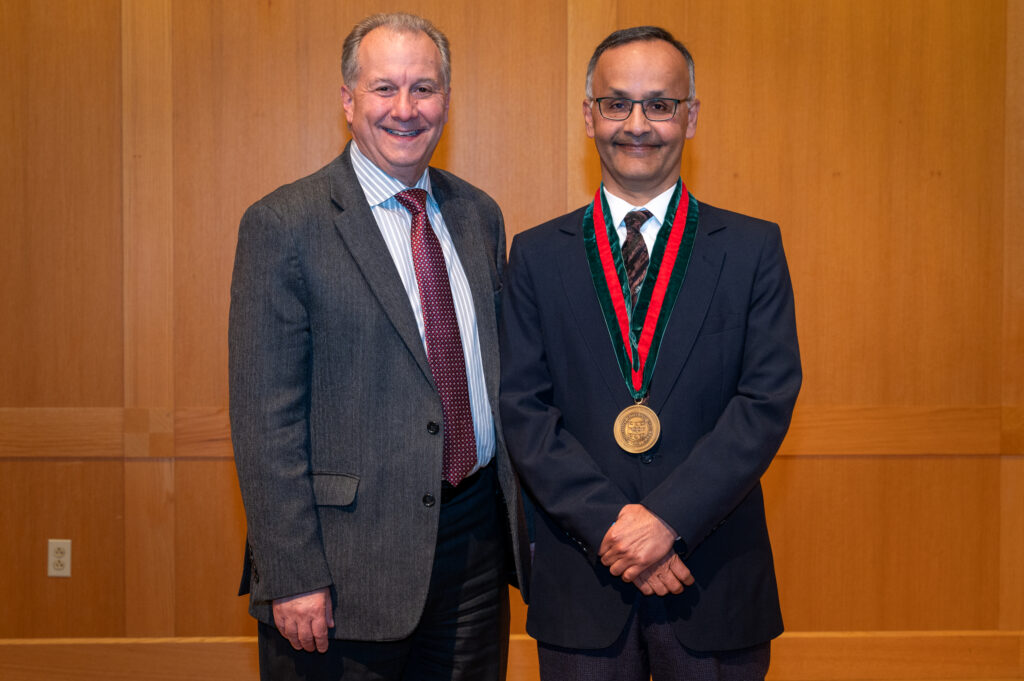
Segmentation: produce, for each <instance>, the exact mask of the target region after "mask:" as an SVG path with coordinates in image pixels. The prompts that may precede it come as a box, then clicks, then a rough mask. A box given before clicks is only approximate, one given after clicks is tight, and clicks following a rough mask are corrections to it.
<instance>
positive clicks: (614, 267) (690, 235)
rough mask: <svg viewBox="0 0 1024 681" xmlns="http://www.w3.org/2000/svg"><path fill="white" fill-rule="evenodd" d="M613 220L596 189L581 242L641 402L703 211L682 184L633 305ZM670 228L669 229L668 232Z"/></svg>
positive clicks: (633, 390) (619, 352)
mask: <svg viewBox="0 0 1024 681" xmlns="http://www.w3.org/2000/svg"><path fill="white" fill-rule="evenodd" d="M680 206H683V207H684V210H683V211H680V210H679V207H680ZM610 215H611V211H610V210H609V209H608V203H607V201H605V198H604V192H603V191H601V189H598V190H597V194H596V195H595V196H594V202H593V203H592V204H591V205H590V206H589V207H588V208H587V211H586V213H585V214H584V216H583V243H584V246H585V247H586V251H587V262H588V263H589V264H590V276H591V278H592V279H593V282H594V289H595V291H596V292H597V298H598V301H599V302H600V304H601V311H602V313H603V314H604V320H605V324H606V325H607V327H608V335H609V336H611V341H612V346H613V347H614V348H615V357H616V359H617V360H618V363H619V371H621V372H622V377H623V379H625V381H626V386H627V387H628V388H629V390H630V394H632V396H633V399H635V400H637V401H638V402H639V401H640V400H642V399H644V398H645V397H646V396H647V392H648V390H649V388H650V384H651V377H652V376H653V374H654V366H655V364H656V363H657V360H658V350H659V349H660V347H661V339H662V336H664V335H665V327H666V326H667V325H668V320H669V317H670V316H671V315H672V308H673V307H675V302H676V298H677V297H678V295H679V289H680V288H682V285H683V279H684V278H685V276H686V270H687V268H688V267H689V263H690V255H691V254H692V253H693V242H694V240H695V239H696V237H697V222H698V219H699V208H698V206H697V199H695V198H693V196H692V195H691V194H690V193H689V192H688V191H687V190H686V185H684V184H683V181H682V180H679V181H678V182H677V183H676V190H675V192H674V193H673V194H672V200H671V201H670V202H669V206H668V212H667V213H666V214H665V221H664V222H663V223H662V228H661V229H660V230H659V231H658V238H657V239H656V240H655V242H654V248H652V249H651V258H650V263H649V264H648V266H647V275H646V276H645V277H644V281H643V285H642V286H641V287H640V295H639V296H638V297H637V300H636V305H635V306H631V305H630V303H629V300H630V294H629V278H628V277H627V276H626V266H625V263H624V262H623V259H622V248H621V247H620V245H619V237H618V234H617V233H616V230H615V225H613V224H611V222H610V218H609V217H608V216H610ZM596 224H602V225H603V226H604V229H596V228H595V225H596ZM666 225H671V228H670V229H665V226H666ZM631 307H632V309H631ZM627 340H628V341H629V342H626V341H627Z"/></svg>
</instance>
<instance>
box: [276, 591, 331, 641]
mask: <svg viewBox="0 0 1024 681" xmlns="http://www.w3.org/2000/svg"><path fill="white" fill-rule="evenodd" d="M273 609H274V624H276V625H277V630H278V631H279V632H281V635H282V636H284V637H285V638H286V639H288V642H289V643H291V644H292V648H295V650H305V651H306V652H308V653H311V652H313V649H314V648H315V649H316V650H317V651H319V652H321V653H324V652H327V630H328V629H329V628H331V627H333V626H334V607H333V605H332V603H331V590H330V588H329V587H324V588H322V589H317V590H316V591H310V592H309V593H304V594H299V595H297V596H288V597H286V598H275V599H274V601H273Z"/></svg>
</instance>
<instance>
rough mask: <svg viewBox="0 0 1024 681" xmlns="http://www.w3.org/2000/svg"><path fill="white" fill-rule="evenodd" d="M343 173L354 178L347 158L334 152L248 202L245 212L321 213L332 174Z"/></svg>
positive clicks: (292, 215)
mask: <svg viewBox="0 0 1024 681" xmlns="http://www.w3.org/2000/svg"><path fill="white" fill-rule="evenodd" d="M346 173H347V174H351V175H352V179H353V180H354V178H355V175H354V173H353V172H352V166H351V165H350V164H349V162H348V159H346V158H345V157H344V156H338V157H337V158H335V159H334V160H333V161H331V162H330V163H328V164H327V165H325V166H324V167H322V168H320V169H319V170H317V171H316V172H313V173H310V174H309V175H306V176H305V177H302V178H299V179H297V180H295V181H294V182H289V183H288V184H285V185H282V186H280V187H278V188H277V189H275V190H274V191H272V192H270V193H269V194H267V195H266V196H264V197H263V198H261V199H260V200H259V201H256V202H255V203H254V204H252V205H251V206H250V207H249V209H248V210H247V211H246V214H247V215H249V214H254V213H264V214H265V213H272V214H273V215H274V216H276V217H277V218H278V219H280V220H287V219H289V218H301V217H303V216H306V217H308V216H311V215H315V214H319V213H322V212H324V211H325V210H327V208H328V206H329V204H330V200H331V185H332V182H333V181H334V178H337V177H338V176H339V175H341V176H342V177H344V176H345V175H346Z"/></svg>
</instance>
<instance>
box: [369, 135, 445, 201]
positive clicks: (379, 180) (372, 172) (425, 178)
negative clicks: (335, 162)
mask: <svg viewBox="0 0 1024 681" xmlns="http://www.w3.org/2000/svg"><path fill="white" fill-rule="evenodd" d="M350 157H351V159H352V169H353V170H355V172H356V179H358V180H359V186H360V187H362V188H363V194H365V195H366V202H367V203H369V204H370V207H371V208H373V207H375V206H379V205H380V204H382V203H384V202H385V201H387V200H388V199H391V198H392V197H394V195H395V194H397V193H398V192H400V191H403V190H405V189H409V187H408V186H406V184H405V183H404V182H402V181H401V180H396V179H395V178H393V177H391V176H390V175H388V174H387V173H385V172H384V171H383V170H381V169H380V168H378V167H377V165H376V164H375V163H374V162H373V161H371V160H370V159H368V158H366V156H365V155H363V152H361V151H359V145H358V144H356V141H355V139H353V140H352V144H351V146H350ZM413 187H415V188H417V189H423V190H426V192H427V196H428V197H430V200H431V201H434V195H433V194H431V192H430V174H429V173H428V172H427V170H426V169H424V171H423V175H421V176H420V179H419V181H417V182H416V184H415V185H413ZM435 203H436V202H435Z"/></svg>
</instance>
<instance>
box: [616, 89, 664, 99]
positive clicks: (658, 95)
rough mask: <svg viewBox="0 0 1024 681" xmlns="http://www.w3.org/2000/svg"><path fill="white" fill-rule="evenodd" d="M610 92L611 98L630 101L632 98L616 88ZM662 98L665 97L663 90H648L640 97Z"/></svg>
mask: <svg viewBox="0 0 1024 681" xmlns="http://www.w3.org/2000/svg"><path fill="white" fill-rule="evenodd" d="M611 92H612V94H611V95H610V96H611V97H618V98H622V99H632V97H631V96H630V95H629V93H628V92H626V91H625V90H620V89H618V88H611ZM663 97H665V91H664V90H649V91H648V92H647V93H646V94H645V96H643V97H641V99H661V98H663Z"/></svg>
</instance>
